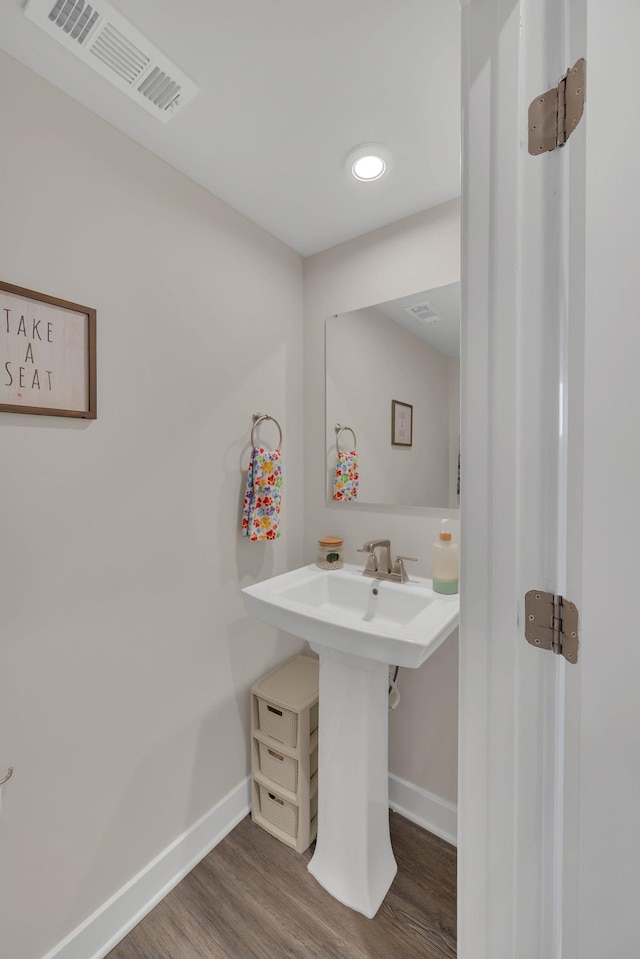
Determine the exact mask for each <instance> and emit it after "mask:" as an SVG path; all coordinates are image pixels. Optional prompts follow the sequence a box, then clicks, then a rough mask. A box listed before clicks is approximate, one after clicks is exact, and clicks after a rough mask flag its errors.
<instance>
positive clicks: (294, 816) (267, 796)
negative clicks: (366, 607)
mask: <svg viewBox="0 0 640 959" xmlns="http://www.w3.org/2000/svg"><path fill="white" fill-rule="evenodd" d="M259 788H260V812H261V814H262V816H263V817H264V818H265V819H266V820H267V822H270V823H272V824H273V825H274V826H277V827H278V829H282V831H283V832H286V834H287V835H288V836H293V838H294V839H295V838H296V837H297V835H298V807H297V806H294V805H293V803H290V802H287V800H286V799H281V798H280V796H278V795H276V793H272V792H270V791H269V790H268V789H266V788H265V787H264V786H263V785H262V784H260V787H259Z"/></svg>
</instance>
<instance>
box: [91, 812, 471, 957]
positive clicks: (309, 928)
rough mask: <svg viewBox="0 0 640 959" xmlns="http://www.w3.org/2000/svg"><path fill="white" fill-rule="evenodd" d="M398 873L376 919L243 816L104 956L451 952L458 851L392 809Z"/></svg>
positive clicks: (447, 954)
mask: <svg viewBox="0 0 640 959" xmlns="http://www.w3.org/2000/svg"><path fill="white" fill-rule="evenodd" d="M391 839H392V842H393V849H394V853H395V857H396V860H397V862H398V874H397V875H396V878H395V879H394V881H393V885H392V886H391V889H390V890H389V892H388V893H387V896H386V898H385V900H384V902H383V904H382V906H381V907H380V909H379V911H378V914H377V915H376V917H375V919H366V918H365V917H364V916H362V915H360V914H359V913H357V912H353V910H351V909H348V908H347V907H346V906H343V905H341V904H340V903H339V902H336V900H335V899H333V897H332V896H330V895H329V894H328V893H327V892H325V890H324V889H322V888H321V887H320V886H319V885H318V883H317V882H316V881H315V879H314V878H313V876H311V875H310V873H309V872H307V868H306V867H307V863H308V862H309V859H310V858H311V853H312V851H313V847H312V848H311V849H310V850H309V851H308V852H306V853H304V854H303V855H298V853H296V852H294V850H292V849H289V848H288V847H287V846H285V845H283V844H282V843H280V842H278V840H277V839H274V838H273V837H272V836H270V835H269V834H268V833H267V832H265V831H264V830H263V829H261V828H260V827H259V826H256V825H255V824H254V823H252V822H251V819H250V818H249V817H247V818H246V819H243V821H242V822H241V823H240V824H239V825H238V826H237V827H236V828H235V829H234V830H233V832H231V833H229V835H228V836H227V837H226V838H225V839H223V841H222V842H221V843H219V845H218V846H216V848H215V849H214V850H213V851H212V852H211V853H209V855H208V856H206V857H205V858H204V859H203V860H202V862H200V863H199V864H198V865H197V866H196V867H195V869H193V870H192V872H190V873H189V875H188V876H186V878H185V879H183V880H182V882H181V883H179V885H177V886H176V888H175V889H174V890H173V891H172V892H170V893H169V895H168V896H166V897H165V899H163V900H162V902H161V903H159V904H158V905H157V906H156V908H155V909H153V910H152V912H150V913H149V915H148V916H146V917H145V918H144V919H143V920H142V921H141V922H140V923H139V924H138V925H137V926H136V927H135V929H133V930H132V931H131V932H130V933H129V935H128V936H127V937H126V938H125V939H123V940H122V942H121V943H120V944H119V945H118V946H116V948H115V949H113V950H112V951H111V952H110V953H109V956H108V957H107V959H390V957H396V959H454V957H455V955H456V851H455V849H454V847H453V846H450V845H448V843H446V842H443V841H442V840H441V839H438V838H437V837H436V836H433V835H431V833H428V832H425V831H424V830H423V829H420V828H419V827H418V826H415V825H414V824H413V823H411V822H409V821H408V820H406V819H403V818H402V817H401V816H398V815H396V814H395V813H391Z"/></svg>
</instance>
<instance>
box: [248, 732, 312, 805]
mask: <svg viewBox="0 0 640 959" xmlns="http://www.w3.org/2000/svg"><path fill="white" fill-rule="evenodd" d="M258 746H259V750H260V772H261V773H262V775H263V776H266V777H267V779H270V780H271V781H272V782H274V783H278V785H279V786H282V787H283V788H284V789H288V790H289V791H290V792H292V793H294V792H295V791H296V789H297V788H298V760H297V759H292V757H291V756H283V754H282V753H279V752H278V751H277V750H276V749H271V747H270V746H265V744H264V743H259V744H258ZM316 762H317V755H316Z"/></svg>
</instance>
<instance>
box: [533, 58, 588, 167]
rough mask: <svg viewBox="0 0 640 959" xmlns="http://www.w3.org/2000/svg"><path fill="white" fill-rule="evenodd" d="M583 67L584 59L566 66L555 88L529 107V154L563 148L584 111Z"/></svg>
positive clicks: (539, 97) (584, 77)
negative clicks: (567, 67)
mask: <svg viewBox="0 0 640 959" xmlns="http://www.w3.org/2000/svg"><path fill="white" fill-rule="evenodd" d="M586 80H587V65H586V62H585V59H584V57H582V58H581V59H580V60H578V61H577V62H576V63H575V64H574V65H573V66H572V67H570V68H569V69H568V70H567V72H566V73H565V75H564V76H563V78H562V80H561V81H560V83H559V84H558V86H557V87H552V88H551V90H547V92H546V93H542V94H540V95H539V96H537V97H536V98H535V100H532V101H531V103H530V104H529V153H531V154H532V155H533V156H535V155H536V154H539V153H547V152H549V151H550V150H555V148H556V147H561V146H564V144H565V143H566V142H567V140H568V139H569V137H570V136H571V134H572V133H573V131H574V130H575V128H576V127H577V126H578V123H579V122H580V117H581V116H582V113H583V111H584V100H585V84H586Z"/></svg>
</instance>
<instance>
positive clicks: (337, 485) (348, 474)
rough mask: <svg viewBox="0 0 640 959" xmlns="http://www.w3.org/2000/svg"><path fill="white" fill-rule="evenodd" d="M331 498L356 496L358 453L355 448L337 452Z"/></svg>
mask: <svg viewBox="0 0 640 959" xmlns="http://www.w3.org/2000/svg"><path fill="white" fill-rule="evenodd" d="M333 498H334V499H339V500H350V499H357V498H358V454H357V453H356V451H355V450H351V451H350V452H349V453H344V452H343V451H342V450H340V452H339V453H338V462H337V463H336V471H335V473H334V474H333Z"/></svg>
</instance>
